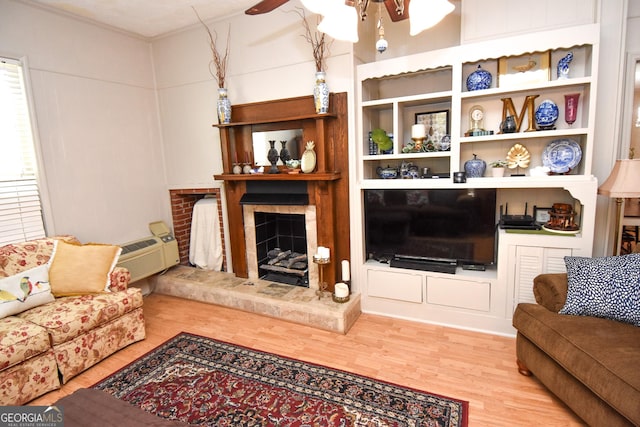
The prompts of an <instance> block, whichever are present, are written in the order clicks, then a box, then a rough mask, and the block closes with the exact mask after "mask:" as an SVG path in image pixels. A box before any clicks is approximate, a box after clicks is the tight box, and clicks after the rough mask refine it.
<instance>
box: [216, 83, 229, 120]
mask: <svg viewBox="0 0 640 427" xmlns="http://www.w3.org/2000/svg"><path fill="white" fill-rule="evenodd" d="M218 123H219V124H228V123H231V101H229V97H228V96H227V89H226V88H223V87H221V88H218Z"/></svg>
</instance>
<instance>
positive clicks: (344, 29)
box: [318, 1, 359, 43]
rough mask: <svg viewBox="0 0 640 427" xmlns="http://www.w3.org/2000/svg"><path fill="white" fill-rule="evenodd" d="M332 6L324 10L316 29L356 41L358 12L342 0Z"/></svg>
mask: <svg viewBox="0 0 640 427" xmlns="http://www.w3.org/2000/svg"><path fill="white" fill-rule="evenodd" d="M339 3H340V4H337V5H335V6H332V7H331V8H330V9H327V10H326V11H325V15H324V17H323V18H322V21H320V24H318V31H322V32H323V33H325V34H327V35H328V36H330V37H332V38H334V39H336V40H343V41H348V42H351V43H357V42H358V40H359V38H358V12H357V11H356V9H355V8H354V7H351V6H347V5H346V4H344V2H342V1H339Z"/></svg>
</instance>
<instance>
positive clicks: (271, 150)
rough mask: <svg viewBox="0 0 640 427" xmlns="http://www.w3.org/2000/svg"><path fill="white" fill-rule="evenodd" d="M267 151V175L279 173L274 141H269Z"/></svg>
mask: <svg viewBox="0 0 640 427" xmlns="http://www.w3.org/2000/svg"><path fill="white" fill-rule="evenodd" d="M269 146H270V147H269V151H268V152H267V160H269V162H271V168H270V169H269V173H280V171H279V170H278V166H277V164H278V159H279V158H280V156H279V155H278V149H277V148H276V142H275V141H269Z"/></svg>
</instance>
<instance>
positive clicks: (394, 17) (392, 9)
mask: <svg viewBox="0 0 640 427" xmlns="http://www.w3.org/2000/svg"><path fill="white" fill-rule="evenodd" d="M398 1H402V2H403V4H404V13H403V14H402V15H398V12H397V11H396V9H397V7H396V0H384V5H385V6H386V7H387V12H389V17H390V18H391V21H392V22H398V21H402V20H403V19H407V18H408V17H409V0H398Z"/></svg>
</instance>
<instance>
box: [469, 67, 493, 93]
mask: <svg viewBox="0 0 640 427" xmlns="http://www.w3.org/2000/svg"><path fill="white" fill-rule="evenodd" d="M492 79H493V78H492V76H491V73H490V72H488V71H487V70H484V69H483V68H482V66H480V65H478V69H476V70H475V71H474V72H473V73H471V74H469V76H468V77H467V90H482V89H489V88H490V87H491V81H492Z"/></svg>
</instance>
